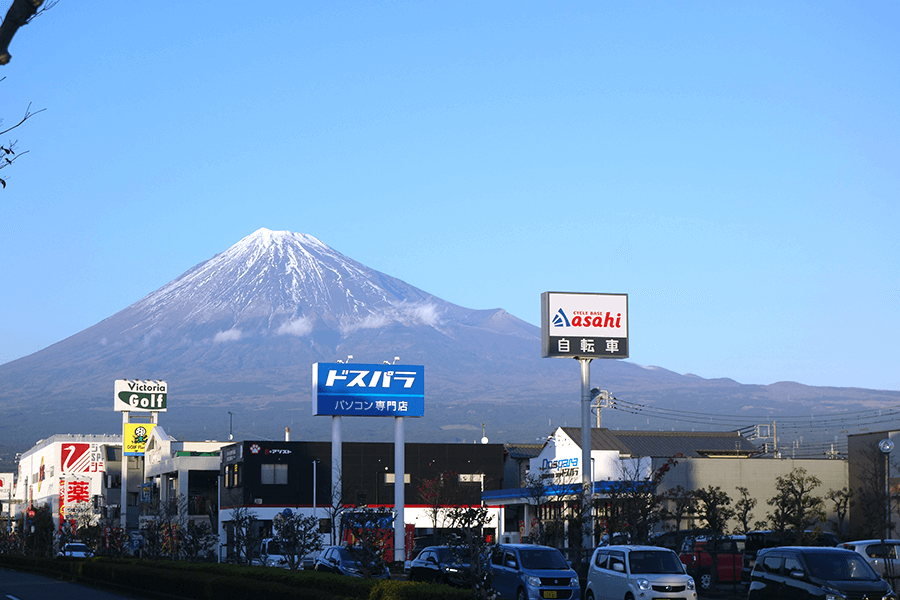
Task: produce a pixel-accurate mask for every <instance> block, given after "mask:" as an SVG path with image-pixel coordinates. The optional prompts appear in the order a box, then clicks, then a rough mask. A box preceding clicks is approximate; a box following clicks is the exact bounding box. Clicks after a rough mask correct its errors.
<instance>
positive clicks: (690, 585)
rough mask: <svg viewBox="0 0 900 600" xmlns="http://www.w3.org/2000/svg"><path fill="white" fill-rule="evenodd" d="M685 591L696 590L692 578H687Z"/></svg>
mask: <svg viewBox="0 0 900 600" xmlns="http://www.w3.org/2000/svg"><path fill="white" fill-rule="evenodd" d="M687 589H689V590H696V589H697V586H696V585H695V584H694V578H693V577H688V578H687Z"/></svg>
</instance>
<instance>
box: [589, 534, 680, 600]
mask: <svg viewBox="0 0 900 600" xmlns="http://www.w3.org/2000/svg"><path fill="white" fill-rule="evenodd" d="M584 597H585V600H622V599H623V598H631V599H634V598H653V599H659V600H662V599H665V598H680V599H686V598H690V599H694V598H697V590H696V587H695V585H694V579H693V578H692V577H691V576H690V575H688V574H687V573H685V570H684V565H683V564H682V563H681V561H680V560H679V559H678V555H677V554H675V551H674V550H669V549H668V548H660V547H659V546H603V547H600V548H597V549H596V550H595V551H594V554H593V556H591V564H590V566H589V567H588V574H587V586H586V589H585V596H584Z"/></svg>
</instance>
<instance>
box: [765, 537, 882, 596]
mask: <svg viewBox="0 0 900 600" xmlns="http://www.w3.org/2000/svg"><path fill="white" fill-rule="evenodd" d="M813 598H817V599H827V598H831V599H833V600H847V599H862V598H867V599H868V600H897V595H896V594H894V592H892V591H891V586H889V585H888V584H887V582H886V581H885V580H883V579H882V578H881V577H879V576H878V574H877V573H876V572H875V571H874V570H873V569H872V567H871V566H869V563H868V562H866V559H865V557H864V556H861V555H860V554H858V553H856V552H853V551H851V550H844V549H842V548H816V547H809V546H786V547H783V548H766V549H763V550H760V551H759V554H758V555H757V557H756V564H755V565H754V566H753V572H752V573H751V575H750V600H806V599H810V600H811V599H813Z"/></svg>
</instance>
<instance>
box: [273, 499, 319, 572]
mask: <svg viewBox="0 0 900 600" xmlns="http://www.w3.org/2000/svg"><path fill="white" fill-rule="evenodd" d="M273 524H274V534H275V535H274V539H275V541H277V542H278V543H279V544H280V545H281V548H282V549H283V552H284V559H285V560H286V561H287V566H288V568H289V569H290V570H291V571H296V570H297V569H298V568H299V567H300V561H301V560H302V558H303V557H304V556H306V555H307V554H309V553H311V552H316V551H317V550H321V549H322V537H321V536H320V535H319V520H318V519H317V518H316V517H314V516H311V515H310V516H303V515H301V514H300V513H293V512H285V513H280V514H278V515H276V516H275V519H274V523H273Z"/></svg>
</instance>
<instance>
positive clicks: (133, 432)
mask: <svg viewBox="0 0 900 600" xmlns="http://www.w3.org/2000/svg"><path fill="white" fill-rule="evenodd" d="M154 427H156V425H155V424H153V423H124V430H123V436H122V446H123V447H124V450H123V453H124V454H125V456H143V455H144V448H145V447H146V446H147V441H148V440H149V439H150V432H151V431H153V428H154Z"/></svg>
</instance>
